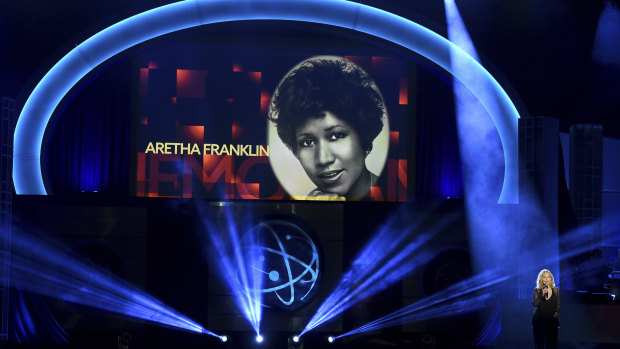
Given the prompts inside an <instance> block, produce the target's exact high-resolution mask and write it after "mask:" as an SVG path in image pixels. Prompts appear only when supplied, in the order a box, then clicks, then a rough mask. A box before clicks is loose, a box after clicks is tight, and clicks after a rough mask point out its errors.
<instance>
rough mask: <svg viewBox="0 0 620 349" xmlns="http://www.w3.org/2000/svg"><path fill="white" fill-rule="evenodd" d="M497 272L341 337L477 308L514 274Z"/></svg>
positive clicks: (489, 272)
mask: <svg viewBox="0 0 620 349" xmlns="http://www.w3.org/2000/svg"><path fill="white" fill-rule="evenodd" d="M497 273H498V271H497V270H490V271H487V272H485V273H484V274H480V275H476V276H474V277H472V278H469V279H466V280H463V281H461V282H459V283H456V284H454V285H452V286H450V287H448V288H446V289H444V290H442V291H439V292H437V293H435V294H433V295H431V296H429V297H426V298H423V299H421V300H420V301H418V302H415V303H412V304H410V305H408V306H406V307H404V308H401V309H399V310H397V311H395V312H393V313H390V314H388V315H385V316H384V317H381V318H379V319H377V320H374V321H372V322H370V323H368V324H366V325H364V326H361V327H359V328H357V329H355V330H352V331H350V332H347V333H345V334H343V335H341V336H339V337H344V336H348V335H352V334H357V333H363V332H368V331H374V330H377V329H381V328H385V327H390V326H395V325H399V324H403V323H406V322H411V321H417V320H418V319H432V318H435V317H437V316H438V315H442V316H451V315H455V314H463V313H467V312H472V311H475V310H477V309H479V308H481V307H483V306H484V302H482V301H483V300H487V299H489V298H490V297H491V296H497V289H496V288H495V287H493V286H495V285H498V284H500V283H502V282H505V281H506V280H508V279H510V278H511V277H512V276H503V277H499V278H498V277H497ZM464 304H468V306H466V307H461V306H462V305H464ZM448 309H449V311H448Z"/></svg>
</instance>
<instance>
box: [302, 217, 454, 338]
mask: <svg viewBox="0 0 620 349" xmlns="http://www.w3.org/2000/svg"><path fill="white" fill-rule="evenodd" d="M395 217H399V215H398V214H397V215H395ZM455 217H456V216H455V215H449V216H448V217H446V218H445V219H443V220H442V221H441V222H439V223H438V224H435V225H434V226H432V227H431V228H429V229H428V230H427V231H425V232H422V233H420V234H419V235H418V236H417V237H416V238H415V239H414V240H413V241H411V242H406V241H405V240H406V238H408V237H409V238H411V237H412V236H413V234H414V233H416V232H418V231H417V230H418V228H419V226H418V224H419V223H420V222H422V221H423V220H419V221H416V222H413V223H407V224H405V225H404V227H402V228H400V229H399V227H397V226H396V225H398V224H397V221H396V220H395V219H394V218H392V219H391V220H390V221H389V222H388V223H386V225H384V226H383V227H382V228H381V229H380V230H379V231H378V232H377V233H376V235H375V237H374V238H373V239H371V241H370V243H368V245H367V246H366V247H365V248H364V250H363V251H362V252H361V253H360V255H359V256H358V258H356V260H355V261H354V262H353V266H352V268H351V270H349V271H348V272H347V273H346V274H345V275H344V276H343V278H342V279H341V281H340V283H339V284H338V286H337V287H336V289H335V290H334V291H333V292H332V293H331V294H330V295H329V296H328V297H327V299H326V300H325V301H324V302H323V303H322V304H321V305H320V306H319V309H318V310H317V311H316V313H315V315H314V316H313V317H312V318H311V319H310V321H309V322H308V324H307V325H306V327H305V328H304V330H303V331H302V333H301V335H304V334H305V333H307V332H308V331H311V330H312V329H314V328H316V327H318V326H320V325H321V324H323V323H325V322H327V321H329V320H331V319H333V318H334V317H336V316H338V315H339V314H341V313H342V312H344V311H345V310H347V309H349V308H350V307H352V306H354V305H355V304H357V303H358V302H360V301H362V300H364V299H366V298H368V297H370V296H372V295H374V294H376V293H378V292H380V291H382V290H384V289H385V288H387V287H389V286H390V285H393V284H394V283H395V282H397V281H399V280H401V279H402V278H403V277H404V276H405V275H407V274H409V273H410V272H412V271H413V270H414V269H415V268H417V267H418V266H420V265H424V264H425V263H426V262H428V260H430V258H432V254H431V253H430V251H427V250H424V248H423V247H424V245H425V243H426V242H428V241H429V240H430V239H431V238H432V237H433V236H434V235H435V234H437V233H438V232H439V231H441V229H443V228H444V227H445V226H446V225H448V224H449V223H450V222H452V221H453V219H454V218H455ZM418 233H419V232H418Z"/></svg>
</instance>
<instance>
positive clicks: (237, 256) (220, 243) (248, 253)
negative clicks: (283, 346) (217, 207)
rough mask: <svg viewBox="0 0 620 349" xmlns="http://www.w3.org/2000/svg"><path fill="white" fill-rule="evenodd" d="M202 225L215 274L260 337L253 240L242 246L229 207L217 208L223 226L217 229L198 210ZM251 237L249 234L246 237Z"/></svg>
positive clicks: (258, 263)
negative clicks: (212, 251) (213, 254)
mask: <svg viewBox="0 0 620 349" xmlns="http://www.w3.org/2000/svg"><path fill="white" fill-rule="evenodd" d="M198 208H199V211H200V212H202V213H201V216H202V217H203V224H204V227H205V229H206V231H207V232H208V235H209V237H210V239H211V242H212V243H213V246H214V247H215V250H216V252H217V257H218V259H217V263H218V265H219V268H218V271H219V272H220V273H221V277H222V279H223V280H224V281H225V282H226V284H227V285H228V288H229V289H230V291H231V292H232V294H233V295H234V296H235V302H236V304H237V306H238V307H239V310H241V312H242V313H243V315H244V317H245V318H246V319H247V320H248V322H249V323H250V325H251V326H252V328H253V329H254V332H256V335H257V336H258V335H260V322H261V318H262V293H261V292H260V290H261V289H262V280H263V275H262V274H261V273H262V272H261V270H262V269H263V268H261V267H260V266H261V265H262V263H263V262H262V261H261V260H260V257H261V256H260V254H259V253H257V251H258V250H259V249H258V248H253V247H252V246H255V245H256V244H257V242H256V241H245V244H246V245H247V246H243V245H242V242H241V239H240V236H239V230H238V227H237V220H236V219H235V218H234V217H233V214H232V212H231V209H230V207H229V206H226V205H224V206H221V210H223V217H224V223H225V225H226V226H225V227H220V226H218V224H217V223H215V222H214V221H213V220H211V218H210V216H209V214H208V212H206V211H205V210H202V208H203V207H202V206H199V207H198ZM247 237H248V238H251V237H252V234H249V235H248V236H247Z"/></svg>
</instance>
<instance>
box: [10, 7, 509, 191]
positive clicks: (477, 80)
mask: <svg viewBox="0 0 620 349" xmlns="http://www.w3.org/2000/svg"><path fill="white" fill-rule="evenodd" d="M242 20H292V21H301V22H312V23H319V24H328V25H333V26H337V27H342V28H348V29H353V30H356V31H359V32H363V33H366V34H370V35H373V36H376V37H379V38H383V39H385V40H389V41H391V42H393V43H396V44H398V45H401V46H403V47H405V48H408V49H410V50H412V51H415V52H417V53H419V54H420V55H422V56H424V57H426V58H428V59H430V60H432V61H433V62H435V63H437V64H438V65H439V66H441V67H442V68H444V69H445V70H447V71H448V72H450V73H451V74H453V76H454V77H455V78H457V79H458V80H460V81H461V82H462V83H463V84H464V85H465V86H467V87H468V88H469V89H470V90H471V91H472V93H473V94H474V95H475V96H476V97H477V98H478V99H479V101H480V102H481V103H482V105H483V106H484V107H485V109H486V110H487V111H488V112H489V114H490V115H491V118H492V119H493V122H494V123H495V126H496V127H497V130H498V132H499V136H500V140H501V142H502V146H503V150H504V160H505V169H504V185H503V188H502V192H501V194H500V198H499V202H500V203H516V202H517V201H518V190H517V184H518V177H517V176H518V158H517V157H518V152H517V151H518V150H517V119H518V118H519V114H518V112H517V109H516V108H515V106H514V104H513V103H512V101H511V100H510V98H509V97H508V95H507V94H506V92H505V91H504V90H503V89H502V88H501V86H500V85H499V84H498V83H497V81H496V80H495V79H494V78H493V77H492V76H491V74H490V73H489V72H488V71H486V69H484V68H483V67H482V66H481V65H480V64H479V63H478V62H476V60H474V59H473V58H472V57H471V56H469V55H468V54H467V53H465V52H464V51H463V50H461V49H460V48H459V47H458V46H456V45H454V44H453V43H451V42H450V41H449V40H447V39H445V38H443V37H442V36H440V35H438V34H436V33H435V32H433V31H431V30H429V29H427V28H425V27H423V26H421V25H419V24H417V23H414V22H412V21H410V20H407V19H405V18H402V17H399V16H396V15H394V14H392V13H389V12H386V11H383V10H379V9H376V8H373V7H370V6H366V5H362V4H359V3H354V2H349V1H344V0H243V1H229V0H188V1H182V2H178V3H173V4H170V5H166V6H162V7H159V8H155V9H153V10H150V11H147V12H143V13H141V14H138V15H136V16H133V17H130V18H128V19H126V20H123V21H121V22H119V23H116V24H114V25H112V26H110V27H108V28H106V29H104V30H103V31H101V32H99V33H97V34H95V35H94V36H92V37H91V38H89V39H88V40H86V41H84V42H83V43H82V44H80V45H79V46H77V47H76V48H75V49H73V50H72V51H71V52H69V53H68V54H67V55H66V56H64V57H63V58H62V59H61V60H60V61H59V62H58V63H56V65H54V67H52V69H51V70H50V71H49V72H48V73H47V74H46V75H45V76H44V77H43V79H41V81H40V82H39V84H38V85H37V86H36V87H35V89H34V90H33V92H32V94H31V95H30V97H29V98H28V100H27V101H26V104H25V105H24V108H23V109H22V112H21V115H20V117H19V119H18V122H17V125H16V129H15V143H14V153H13V154H14V155H13V182H14V184H15V191H16V193H17V194H35V195H45V194H47V192H46V189H45V185H44V182H43V176H42V172H41V146H42V143H43V136H44V133H45V129H46V127H47V124H48V122H49V120H50V118H51V116H52V114H53V112H54V109H55V108H56V106H57V105H58V104H59V103H60V101H61V100H62V98H63V97H64V96H65V95H66V94H67V93H68V92H69V90H70V89H71V88H72V87H73V86H74V85H75V84H76V83H78V81H79V80H80V79H81V78H83V77H84V76H85V75H86V74H88V73H89V72H90V71H91V70H93V69H94V68H95V67H97V66H98V65H99V64H101V63H103V62H105V61H106V60H107V59H109V58H111V57H112V56H114V55H116V54H118V53H120V52H122V51H124V50H126V49H128V48H130V47H132V46H134V45H137V44H139V43H141V42H144V41H146V40H149V39H152V38H155V37H158V36H160V35H164V34H168V33H171V32H175V31H178V30H183V29H187V28H191V27H196V26H200V25H205V24H212V23H221V22H229V21H242ZM451 54H452V55H457V56H458V60H459V64H460V65H462V66H460V67H461V68H463V69H459V70H458V71H454V70H453V69H452V67H451V64H450V59H451V58H450V55H451Z"/></svg>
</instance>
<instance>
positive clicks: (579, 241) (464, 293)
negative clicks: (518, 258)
mask: <svg viewBox="0 0 620 349" xmlns="http://www.w3.org/2000/svg"><path fill="white" fill-rule="evenodd" d="M604 220H606V223H607V224H608V225H609V226H620V212H619V213H615V214H612V215H609V216H608V217H605V218H604ZM597 224H601V222H594V223H592V225H597ZM591 229H592V227H591V225H588V226H583V227H578V228H576V229H573V230H572V231H570V232H568V233H566V234H565V235H563V237H562V239H561V241H560V242H561V243H563V244H564V246H567V250H566V251H565V252H564V253H563V254H562V255H561V256H560V260H564V259H568V258H572V257H575V256H577V255H579V254H582V253H584V252H587V251H590V250H591V246H590V244H588V243H584V239H585V240H587V239H588V238H589V232H590V231H591ZM614 234H616V232H614V231H610V232H604V233H603V237H611V236H613V235H614ZM534 253H536V252H534V251H532V252H530V253H529V254H525V255H524V256H523V258H525V259H529V258H533V254H534ZM557 262H559V260H558V259H557V257H554V256H550V257H547V258H546V259H545V260H544V261H543V264H544V265H548V264H553V263H557ZM541 268H542V267H541V266H534V265H530V266H529V267H528V268H527V269H526V270H524V272H526V273H534V272H537V271H538V270H540V269H541ZM522 272H523V271H522ZM501 273H503V271H502V269H501V268H493V269H490V270H487V271H485V272H483V273H480V274H477V275H475V276H473V277H471V278H469V279H466V280H463V281H461V282H459V283H456V284H454V285H452V286H450V287H448V288H446V289H444V290H442V291H439V292H437V293H435V294H433V295H431V296H429V297H426V298H423V299H421V300H420V301H418V302H415V303H412V304H410V305H408V306H406V307H403V308H401V309H399V310H397V311H394V312H392V313H390V314H388V315H385V316H383V317H381V318H379V319H377V320H374V321H372V322H369V323H368V324H366V325H363V326H360V327H358V328H356V329H354V330H351V331H349V332H346V333H344V334H341V335H339V336H338V337H336V338H341V337H346V336H350V335H354V334H361V333H366V332H370V331H376V330H379V329H382V328H386V327H391V326H396V325H402V324H404V323H411V322H416V321H422V320H430V319H436V318H440V317H445V316H454V315H460V314H465V313H468V312H472V311H476V310H478V309H481V308H483V307H485V306H486V302H487V301H488V300H490V299H492V298H497V297H498V291H497V286H498V285H505V284H506V283H507V282H508V281H509V280H511V279H514V278H515V277H516V276H517V275H518V274H519V272H515V273H513V274H503V276H502V274H501Z"/></svg>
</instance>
